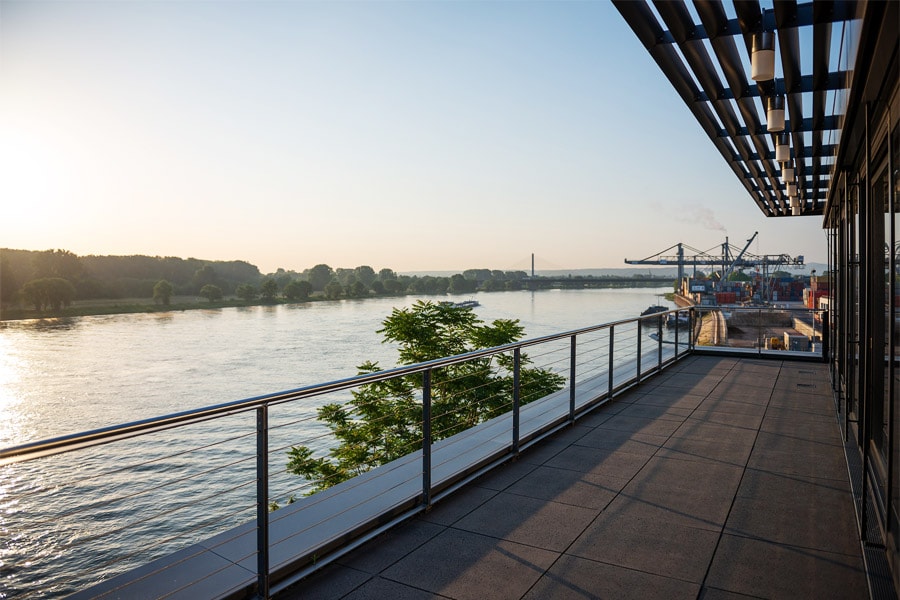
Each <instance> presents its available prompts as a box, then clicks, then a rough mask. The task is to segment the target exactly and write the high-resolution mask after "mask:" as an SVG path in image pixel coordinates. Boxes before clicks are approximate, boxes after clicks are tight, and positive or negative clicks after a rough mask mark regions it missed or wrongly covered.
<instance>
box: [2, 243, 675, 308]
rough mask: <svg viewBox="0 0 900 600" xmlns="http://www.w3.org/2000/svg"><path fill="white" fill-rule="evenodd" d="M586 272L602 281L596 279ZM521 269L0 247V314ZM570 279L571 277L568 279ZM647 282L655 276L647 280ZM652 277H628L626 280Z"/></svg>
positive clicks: (284, 294) (188, 301) (516, 285)
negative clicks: (283, 264) (290, 265)
mask: <svg viewBox="0 0 900 600" xmlns="http://www.w3.org/2000/svg"><path fill="white" fill-rule="evenodd" d="M587 279H591V280H592V281H602V280H603V278H598V279H596V280H595V279H592V278H587ZM527 280H528V274H527V273H526V272H525V271H499V270H491V269H468V270H465V271H463V272H462V273H456V274H454V275H451V276H449V277H443V276H431V275H423V276H418V275H401V274H398V273H396V272H395V271H394V270H392V269H389V268H385V269H381V270H380V271H377V272H376V271H375V270H374V269H373V268H372V267H370V266H368V265H361V266H358V267H355V268H352V269H349V268H337V269H334V268H332V267H330V266H329V265H327V264H318V265H315V266H314V267H311V268H309V269H305V270H303V271H300V272H297V271H290V270H285V269H281V268H279V269H278V270H276V271H275V272H274V273H269V274H265V275H264V274H262V273H261V272H260V271H259V268H258V267H256V266H255V265H252V264H250V263H248V262H245V261H240V260H235V261H211V260H201V259H197V258H187V259H182V258H177V257H171V256H170V257H159V256H156V257H152V256H93V255H90V256H78V255H76V254H74V253H72V252H69V251H68V250H45V251H31V250H13V249H8V248H0V319H3V320H10V319H31V318H41V317H51V316H52V317H70V316H81V315H97V314H114V313H129V312H155V311H170V310H187V309H194V308H222V307H229V306H247V305H252V304H278V303H285V302H308V301H315V300H337V299H341V298H368V297H373V296H400V295H405V294H435V295H443V294H448V293H450V294H471V293H474V292H478V291H482V292H493V291H505V290H521V289H524V288H525V285H526V282H527ZM575 281H577V280H575ZM654 281H655V282H656V283H654ZM659 281H660V280H659V279H656V280H654V279H653V278H650V279H644V278H643V277H636V278H635V279H634V284H635V285H638V284H642V283H643V284H647V283H649V284H653V285H656V284H658V282H659Z"/></svg>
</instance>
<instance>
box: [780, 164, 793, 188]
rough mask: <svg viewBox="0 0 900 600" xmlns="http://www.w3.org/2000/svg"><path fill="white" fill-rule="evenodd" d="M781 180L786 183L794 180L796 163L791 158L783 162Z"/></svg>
mask: <svg viewBox="0 0 900 600" xmlns="http://www.w3.org/2000/svg"><path fill="white" fill-rule="evenodd" d="M781 180H782V181H784V182H785V183H793V182H794V163H793V162H792V161H791V160H790V159H789V160H788V161H787V162H783V163H781Z"/></svg>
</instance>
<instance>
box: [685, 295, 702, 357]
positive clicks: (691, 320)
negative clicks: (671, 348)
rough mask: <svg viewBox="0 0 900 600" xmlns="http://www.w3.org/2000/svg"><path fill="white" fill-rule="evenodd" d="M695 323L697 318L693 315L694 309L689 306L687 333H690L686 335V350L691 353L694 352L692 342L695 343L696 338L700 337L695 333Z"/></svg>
mask: <svg viewBox="0 0 900 600" xmlns="http://www.w3.org/2000/svg"><path fill="white" fill-rule="evenodd" d="M696 321H697V316H696V315H695V314H694V307H693V306H691V307H690V308H689V309H688V331H689V332H690V333H689V334H688V350H689V351H691V352H693V351H694V342H696V341H697V336H698V335H700V334H699V333H697V331H696V329H697V323H696Z"/></svg>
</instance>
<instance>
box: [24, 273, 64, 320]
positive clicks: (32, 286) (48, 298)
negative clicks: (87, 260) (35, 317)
mask: <svg viewBox="0 0 900 600" xmlns="http://www.w3.org/2000/svg"><path fill="white" fill-rule="evenodd" d="M21 294H22V299H23V300H24V301H25V302H27V303H28V304H31V305H32V306H34V308H35V310H37V311H38V312H42V311H43V310H44V309H53V310H55V311H59V310H61V309H62V308H63V307H64V306H69V305H70V304H72V300H74V299H75V286H73V285H72V283H71V282H70V281H68V280H66V279H63V278H62V277H43V278H41V279H32V280H31V281H29V282H28V283H26V284H25V285H23V286H22V290H21Z"/></svg>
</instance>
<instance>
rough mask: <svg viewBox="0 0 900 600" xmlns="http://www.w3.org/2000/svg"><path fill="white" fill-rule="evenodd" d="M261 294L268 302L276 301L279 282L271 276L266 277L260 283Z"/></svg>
mask: <svg viewBox="0 0 900 600" xmlns="http://www.w3.org/2000/svg"><path fill="white" fill-rule="evenodd" d="M259 295H260V296H261V297H262V299H263V300H265V301H266V302H274V301H275V296H277V295H278V283H276V282H275V280H274V279H272V278H271V277H266V278H265V279H263V281H262V283H261V284H259Z"/></svg>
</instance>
